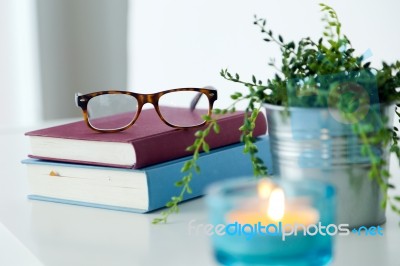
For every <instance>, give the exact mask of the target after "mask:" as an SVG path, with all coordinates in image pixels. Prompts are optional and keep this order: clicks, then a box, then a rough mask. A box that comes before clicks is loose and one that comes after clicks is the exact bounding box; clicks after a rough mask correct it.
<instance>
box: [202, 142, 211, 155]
mask: <svg viewBox="0 0 400 266" xmlns="http://www.w3.org/2000/svg"><path fill="white" fill-rule="evenodd" d="M203 151H205V152H207V153H208V152H210V146H209V145H208V144H207V142H203Z"/></svg>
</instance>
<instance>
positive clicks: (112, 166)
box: [23, 109, 271, 213]
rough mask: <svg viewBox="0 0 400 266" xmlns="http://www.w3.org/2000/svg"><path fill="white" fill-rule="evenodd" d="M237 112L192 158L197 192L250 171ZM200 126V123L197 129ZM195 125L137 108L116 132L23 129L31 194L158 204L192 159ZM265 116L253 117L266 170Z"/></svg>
mask: <svg viewBox="0 0 400 266" xmlns="http://www.w3.org/2000/svg"><path fill="white" fill-rule="evenodd" d="M243 115H244V113H243V112H236V113H232V114H227V115H223V116H221V117H219V118H218V120H219V121H218V123H219V125H220V133H219V134H215V133H210V135H209V136H208V137H207V139H206V140H207V142H208V143H209V145H210V148H211V151H210V152H209V153H202V154H201V155H200V157H199V159H198V164H199V166H200V168H201V172H200V173H199V174H196V173H194V176H193V179H192V181H191V184H190V185H191V188H192V193H191V194H186V195H185V197H184V200H187V199H190V198H194V197H198V196H201V195H202V194H203V192H204V189H205V187H206V186H208V185H209V184H210V183H212V182H214V181H219V180H222V179H227V178H235V177H243V176H250V175H252V165H251V161H250V157H249V156H248V155H247V154H244V153H243V144H242V143H240V135H241V132H240V131H239V127H240V125H241V124H242V123H243ZM200 129H201V128H200ZM197 130H199V128H190V129H184V130H183V129H174V128H171V127H169V126H167V125H165V124H164V123H163V122H161V121H160V119H159V118H158V115H157V114H156V112H155V111H154V110H153V109H148V110H144V111H143V112H142V114H141V117H140V118H139V119H138V120H137V121H136V123H135V124H134V125H133V126H132V127H130V128H129V129H127V130H124V131H121V132H117V133H99V132H95V131H93V130H91V129H89V128H88V127H87V126H86V125H85V122H84V121H78V122H74V123H69V124H64V125H60V126H56V127H51V128H45V129H40V130H36V131H31V132H27V133H26V136H28V137H29V138H30V143H31V152H30V154H29V155H28V156H29V157H30V158H29V159H26V160H23V163H24V164H26V166H27V169H28V180H29V185H30V193H31V194H30V195H29V196H28V198H30V199H34V200H43V201H51V202H58V203H66V204H74V205H82V206H89V207H97V208H107V209H114V210H123V211H131V212H141V213H144V212H148V211H152V210H155V209H158V208H162V207H164V206H165V203H166V202H168V201H169V200H170V198H171V197H172V196H175V195H178V194H179V193H180V189H181V188H179V187H176V186H175V185H174V183H175V182H176V181H179V180H180V179H181V178H182V177H183V175H184V174H183V173H181V168H182V166H183V164H184V162H185V161H186V160H188V159H190V158H191V156H190V155H191V152H189V151H186V147H188V146H190V145H191V144H193V142H194V140H195V137H194V133H195V132H196V131H197ZM265 133H266V119H265V117H264V115H263V114H262V113H260V115H259V117H258V118H257V120H256V128H255V130H254V136H258V137H259V138H258V140H257V142H256V145H257V147H258V149H259V156H260V158H261V159H263V161H264V162H265V163H266V164H267V167H269V168H271V164H270V163H271V159H270V151H269V142H268V137H266V136H263V135H264V134H265Z"/></svg>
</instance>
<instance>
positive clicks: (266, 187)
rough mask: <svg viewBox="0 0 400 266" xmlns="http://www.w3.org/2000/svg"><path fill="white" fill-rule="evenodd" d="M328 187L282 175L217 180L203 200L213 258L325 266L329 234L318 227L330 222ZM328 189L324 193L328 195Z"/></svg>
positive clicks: (331, 207) (329, 255) (228, 261)
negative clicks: (216, 229)
mask: <svg viewBox="0 0 400 266" xmlns="http://www.w3.org/2000/svg"><path fill="white" fill-rule="evenodd" d="M332 189H333V188H332V187H331V186H330V185H327V184H322V183H318V182H317V183H315V182H312V181H305V180H302V181H301V182H300V181H290V180H283V179H276V180H273V181H269V180H266V179H265V180H258V181H253V182H249V180H246V179H244V180H242V181H241V182H240V181H239V182H238V181H236V180H235V181H230V182H221V183H220V184H217V185H215V186H214V188H213V189H211V190H210V191H211V192H212V193H210V194H209V195H208V198H207V202H208V206H209V210H210V220H211V222H212V224H213V225H214V226H216V225H218V226H219V224H224V225H225V231H224V233H223V234H213V235H212V243H213V247H214V253H215V256H216V259H217V260H218V261H219V262H220V263H222V264H224V265H225V264H226V265H234V264H237V265H253V264H257V265H296V266H298V265H325V264H326V263H328V262H329V261H330V260H331V258H332V237H331V235H326V234H325V235H323V234H320V233H319V228H318V227H319V226H324V225H327V224H330V223H332V222H333V213H334V203H333V200H334V197H333V193H331V192H330V191H331V190H332ZM327 191H328V192H329V193H327Z"/></svg>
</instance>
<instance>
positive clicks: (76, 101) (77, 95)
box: [75, 92, 82, 108]
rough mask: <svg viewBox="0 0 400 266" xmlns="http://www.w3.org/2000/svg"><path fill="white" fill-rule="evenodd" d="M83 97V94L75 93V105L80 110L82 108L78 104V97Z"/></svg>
mask: <svg viewBox="0 0 400 266" xmlns="http://www.w3.org/2000/svg"><path fill="white" fill-rule="evenodd" d="M81 95H82V93H80V92H77V93H75V105H76V107H79V108H80V106H79V103H78V97H79V96H81Z"/></svg>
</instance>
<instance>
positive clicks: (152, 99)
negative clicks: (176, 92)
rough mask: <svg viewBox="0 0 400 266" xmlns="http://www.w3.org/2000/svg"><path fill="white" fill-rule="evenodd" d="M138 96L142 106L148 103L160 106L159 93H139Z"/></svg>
mask: <svg viewBox="0 0 400 266" xmlns="http://www.w3.org/2000/svg"><path fill="white" fill-rule="evenodd" d="M137 97H138V101H139V102H140V105H141V106H143V105H145V104H146V103H149V104H152V105H153V106H154V107H157V106H158V98H159V95H158V93H152V94H139V95H137Z"/></svg>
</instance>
